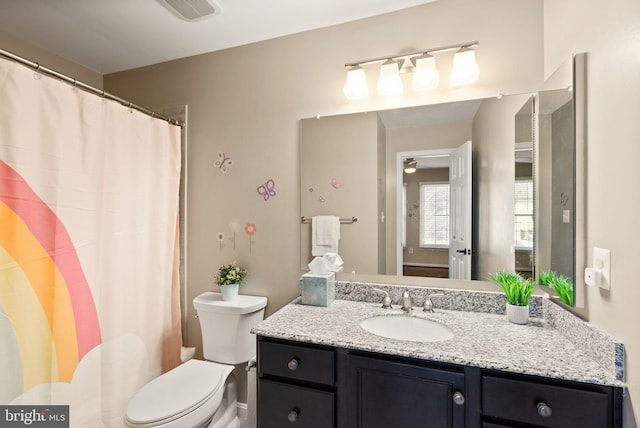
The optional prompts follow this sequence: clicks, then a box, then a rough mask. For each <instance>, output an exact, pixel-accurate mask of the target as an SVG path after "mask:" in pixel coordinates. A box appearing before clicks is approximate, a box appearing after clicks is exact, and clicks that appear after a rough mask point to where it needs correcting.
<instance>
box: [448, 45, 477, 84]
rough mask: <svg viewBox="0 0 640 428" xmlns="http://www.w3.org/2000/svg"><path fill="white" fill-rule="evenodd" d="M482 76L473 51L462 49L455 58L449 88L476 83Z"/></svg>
mask: <svg viewBox="0 0 640 428" xmlns="http://www.w3.org/2000/svg"><path fill="white" fill-rule="evenodd" d="M479 75H480V68H479V67H478V64H476V53H475V51H474V50H473V49H469V48H462V49H460V50H459V51H458V52H456V54H455V55H454V56H453V67H452V69H451V75H450V76H449V86H463V85H470V84H472V83H475V81H476V80H478V76H479Z"/></svg>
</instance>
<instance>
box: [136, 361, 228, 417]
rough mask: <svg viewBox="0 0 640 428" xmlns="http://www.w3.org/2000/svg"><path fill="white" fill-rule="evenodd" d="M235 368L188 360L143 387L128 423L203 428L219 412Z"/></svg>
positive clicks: (138, 393)
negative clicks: (201, 427)
mask: <svg viewBox="0 0 640 428" xmlns="http://www.w3.org/2000/svg"><path fill="white" fill-rule="evenodd" d="M232 371H233V366H230V365H226V364H219V363H214V362H211V361H201V360H189V361H187V362H186V363H184V364H182V365H180V366H178V367H176V368H175V369H173V370H170V371H168V372H167V373H165V374H163V375H161V376H159V377H157V378H155V379H154V380H152V381H151V382H149V383H148V384H146V385H145V386H143V387H142V388H141V389H140V390H139V391H138V392H137V393H136V394H135V395H134V396H133V398H132V399H131V400H130V401H129V405H128V407H127V412H126V416H125V420H126V423H127V425H129V426H130V427H135V428H150V427H163V428H170V427H172V426H174V425H175V426H176V427H186V426H195V427H197V426H202V425H203V424H205V423H206V422H207V421H208V420H209V419H211V417H212V415H213V414H214V413H215V412H216V410H217V408H218V406H219V405H220V402H221V400H222V395H223V392H224V389H225V382H226V380H227V377H228V376H229V374H230V373H231V372H232Z"/></svg>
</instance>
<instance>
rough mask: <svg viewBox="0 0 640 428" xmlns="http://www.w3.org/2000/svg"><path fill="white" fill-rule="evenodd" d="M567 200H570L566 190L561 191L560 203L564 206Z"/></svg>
mask: <svg viewBox="0 0 640 428" xmlns="http://www.w3.org/2000/svg"><path fill="white" fill-rule="evenodd" d="M567 202H569V195H565V194H564V192H560V203H561V204H562V205H563V206H567Z"/></svg>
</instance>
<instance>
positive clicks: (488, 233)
mask: <svg viewBox="0 0 640 428" xmlns="http://www.w3.org/2000/svg"><path fill="white" fill-rule="evenodd" d="M568 67H569V74H568V77H569V80H568V81H566V82H563V81H562V79H561V78H560V76H561V75H563V76H564V75H565V74H566V70H565V71H562V72H560V73H559V74H558V75H557V76H556V75H554V77H553V79H550V82H549V83H548V85H547V87H545V88H543V90H541V91H540V92H537V91H536V92H532V93H528V94H519V95H509V96H503V97H492V98H486V99H477V100H469V101H460V102H452V103H446V104H438V105H426V106H419V107H409V108H402V109H395V110H385V111H377V112H365V113H354V114H345V115H337V116H326V117H321V118H309V119H302V120H301V123H300V136H301V143H300V174H301V178H300V184H301V186H300V197H301V218H303V219H310V218H311V217H313V216H318V215H335V216H338V217H340V218H341V219H343V220H344V223H343V224H342V225H341V229H340V235H341V239H340V243H339V253H340V255H341V256H342V258H343V260H344V271H343V273H342V275H352V274H353V273H356V274H375V275H379V276H378V277H376V278H377V280H378V281H380V282H387V281H388V280H389V279H390V278H392V277H393V278H395V281H397V277H402V276H404V277H412V281H411V283H412V284H416V279H415V278H425V279H427V278H454V277H455V278H461V279H470V280H489V279H490V277H491V275H492V274H493V273H494V272H496V271H498V270H508V271H518V272H520V273H521V274H523V275H524V276H527V277H531V278H535V277H536V273H537V272H538V271H539V270H540V268H544V269H547V270H551V269H554V270H556V271H558V272H561V273H562V274H563V275H570V276H571V279H572V280H573V281H574V283H575V277H576V275H575V272H576V268H575V266H576V259H575V248H577V246H576V237H575V234H574V235H573V237H571V238H569V237H567V238H566V240H563V242H562V243H553V242H550V241H549V240H548V239H545V238H543V237H542V235H541V233H542V232H545V233H546V232H547V231H549V228H551V236H554V232H553V230H554V229H553V228H554V226H553V224H554V221H556V220H557V218H556V217H557V212H555V211H554V210H557V209H559V207H557V206H556V205H557V204H555V203H554V200H553V199H554V198H555V196H554V193H553V192H557V191H558V190H559V188H553V189H552V190H547V189H546V188H545V186H547V184H548V183H550V182H552V181H553V170H549V169H546V168H539V167H540V166H542V165H543V164H545V162H546V165H547V166H551V165H552V164H553V162H556V163H560V162H567V167H566V168H563V167H562V166H561V165H560V166H558V167H559V168H560V169H561V170H562V171H563V172H565V173H567V174H568V175H569V176H574V177H575V173H572V172H571V171H573V170H574V165H575V164H576V162H575V151H574V148H573V146H574V145H575V143H574V142H573V136H571V137H567V138H564V141H565V143H564V144H568V145H570V146H571V147H570V150H569V149H567V150H569V151H570V152H571V153H573V155H572V156H573V157H571V156H569V157H565V158H562V159H561V157H560V156H556V157H555V158H554V160H553V161H550V160H549V161H548V162H547V161H545V160H544V158H543V157H544V156H546V155H545V151H544V150H542V149H541V148H538V146H537V145H538V140H537V134H538V133H542V132H546V129H540V130H539V129H538V127H539V126H542V122H539V121H538V120H537V114H538V109H539V108H541V107H542V106H545V105H547V102H546V101H545V99H546V96H544V97H543V95H542V94H543V93H548V94H551V93H552V91H551V89H553V88H552V85H555V87H556V89H558V90H561V91H562V92H563V93H564V95H565V96H568V97H570V98H571V99H572V100H573V96H574V95H575V94H576V90H575V84H574V83H572V80H573V78H572V73H571V70H572V64H568ZM569 88H572V89H573V91H570V90H568V89H569ZM565 104H566V103H565ZM565 104H563V105H565ZM550 105H551V104H550V103H549V108H551V107H550ZM571 105H572V107H571V113H572V114H569V119H571V124H570V126H569V128H570V129H573V128H574V126H573V115H574V114H573V113H574V112H575V108H574V107H573V106H574V105H575V103H573V102H572V103H571ZM556 119H558V118H557V115H556ZM558 120H562V118H559V119H558ZM545 126H546V125H545ZM565 137H566V136H565ZM559 144H560V143H558V145H559ZM463 147H467V149H464V148H463ZM469 147H470V149H469ZM465 150H466V151H468V152H467V154H466V155H465V156H467V158H468V162H470V163H471V165H472V168H471V169H469V172H470V173H471V174H469V177H468V178H469V183H470V184H469V186H467V187H468V188H466V189H464V190H465V191H467V192H468V193H469V194H470V196H471V197H470V201H471V203H470V204H468V206H467V205H465V204H464V203H463V201H462V202H461V200H459V199H455V200H456V201H457V202H456V203H455V204H453V205H455V207H453V205H452V203H451V202H449V201H451V200H452V199H453V198H457V197H456V196H452V195H456V194H458V192H459V188H458V187H456V184H453V182H452V180H451V176H452V168H454V167H455V165H458V166H459V165H462V164H464V162H467V160H465V159H464V158H463V159H462V160H460V158H459V156H461V155H460V153H459V152H461V151H462V152H464V151H465ZM456 152H458V153H456ZM408 165H411V166H415V169H416V170H415V172H405V166H408ZM463 169H464V168H463ZM453 175H456V174H453ZM558 177H559V175H557V176H556V178H558ZM567 179H571V180H572V179H573V177H569V178H567ZM545 180H546V181H545ZM566 183H568V181H567V182H566ZM463 187H464V186H463ZM560 191H561V192H563V191H566V192H567V193H568V192H569V189H568V188H567V189H565V188H564V187H563V189H562V190H560ZM571 191H572V192H574V189H573V188H571ZM543 196H544V198H550V200H548V201H546V202H545V201H543V199H542V198H543ZM534 198H536V199H534ZM570 199H571V200H572V201H574V202H571V203H572V204H573V203H575V197H574V196H573V194H572V196H570ZM563 201H564V200H563ZM566 203H567V204H568V203H569V202H566ZM567 211H568V212H567ZM576 211H577V210H576V208H575V207H571V209H568V208H565V209H563V210H562V209H561V212H560V221H561V222H562V221H565V222H564V223H560V224H561V225H566V224H569V225H571V226H572V229H574V230H575V225H576ZM563 216H564V217H563ZM567 216H569V219H568V220H569V222H568V223H566V220H567ZM353 217H357V221H356V222H351V221H350V220H351V219H352V218H353ZM452 217H456V218H458V219H462V220H461V222H460V225H466V224H468V225H469V227H470V230H469V232H468V235H465V236H464V244H463V245H462V246H458V247H455V250H454V251H453V252H452V246H453V245H452V241H453V239H454V238H459V237H460V236H461V235H463V232H461V230H462V227H463V226H458V225H456V224H453V221H452ZM578 220H579V219H578ZM538 230H540V233H538ZM572 233H573V232H572ZM539 235H540V236H539ZM301 237H302V239H301V249H300V254H301V270H303V271H306V270H307V264H308V263H309V262H310V261H311V260H312V259H313V257H312V255H311V225H310V224H309V223H307V222H303V223H302V224H301ZM567 242H569V243H570V246H569V247H567V246H566V245H565V244H567ZM560 254H561V255H562V256H563V257H560ZM564 256H566V257H564ZM452 260H453V262H452ZM462 264H464V265H465V268H464V269H458V267H459V266H462ZM561 265H562V266H563V268H562V269H563V270H561ZM564 266H567V267H573V269H568V268H567V270H564ZM454 271H467V273H464V272H463V273H462V274H460V275H462V276H455V275H458V274H455V273H454ZM465 275H466V276H465ZM392 282H393V281H392ZM429 283H430V281H429V280H425V285H426V284H429Z"/></svg>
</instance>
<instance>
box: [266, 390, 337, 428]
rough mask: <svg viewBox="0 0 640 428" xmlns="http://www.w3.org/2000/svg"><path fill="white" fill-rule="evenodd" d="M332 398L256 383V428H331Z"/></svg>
mask: <svg viewBox="0 0 640 428" xmlns="http://www.w3.org/2000/svg"><path fill="white" fill-rule="evenodd" d="M334 403H335V394H334V393H333V392H329V391H321V390H317V389H310V388H304V387H301V386H297V385H289V384H286V383H280V382H274V381H270V380H265V379H260V380H259V381H258V415H259V419H258V428H283V427H288V426H291V427H305V428H333V427H334V426H335V412H334V409H335V404H334Z"/></svg>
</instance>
